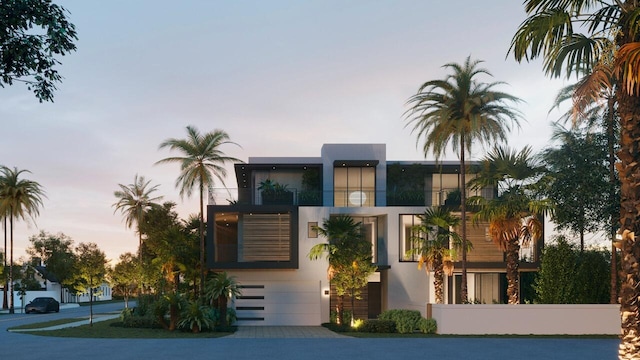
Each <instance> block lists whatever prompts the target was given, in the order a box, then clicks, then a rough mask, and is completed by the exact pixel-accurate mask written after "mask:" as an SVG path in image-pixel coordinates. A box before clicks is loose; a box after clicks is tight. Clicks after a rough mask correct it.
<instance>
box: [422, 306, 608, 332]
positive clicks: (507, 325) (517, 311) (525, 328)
mask: <svg viewBox="0 0 640 360" xmlns="http://www.w3.org/2000/svg"><path fill="white" fill-rule="evenodd" d="M431 306H432V317H433V318H434V319H435V320H436V322H437V324H438V334H455V335H484V334H499V335H505V334H517V335H530V334H533V335H618V334H619V333H620V307H619V305H609V304H602V305H601V304H596V305H551V304H549V305H546V304H520V305H499V304H496V305H493V304H492V305H437V304H433V305H431Z"/></svg>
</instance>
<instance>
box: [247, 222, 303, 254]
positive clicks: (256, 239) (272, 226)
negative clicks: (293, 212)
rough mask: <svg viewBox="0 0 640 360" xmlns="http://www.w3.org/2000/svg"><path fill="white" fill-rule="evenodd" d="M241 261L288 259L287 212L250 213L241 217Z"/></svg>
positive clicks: (289, 248) (288, 224)
mask: <svg viewBox="0 0 640 360" xmlns="http://www.w3.org/2000/svg"><path fill="white" fill-rule="evenodd" d="M243 220H244V222H243V228H242V230H243V238H242V261H244V262H251V261H289V260H290V258H291V231H290V229H291V226H290V222H291V217H290V215H289V214H251V215H245V216H244V217H243Z"/></svg>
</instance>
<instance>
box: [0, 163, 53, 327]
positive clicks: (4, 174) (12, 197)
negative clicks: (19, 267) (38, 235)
mask: <svg viewBox="0 0 640 360" xmlns="http://www.w3.org/2000/svg"><path fill="white" fill-rule="evenodd" d="M22 173H30V171H28V170H18V169H17V168H15V167H14V168H13V169H10V168H8V167H6V166H2V167H0V174H1V175H0V214H5V216H8V217H9V228H10V230H9V233H10V256H9V312H10V313H11V314H13V313H14V309H13V303H14V302H13V300H14V299H13V222H14V219H23V220H24V219H26V218H27V217H29V218H31V219H32V220H33V219H35V217H36V216H38V215H39V214H40V207H42V205H43V203H42V198H43V197H46V196H45V194H44V190H43V189H42V187H41V186H40V184H39V183H37V182H35V181H32V180H27V179H21V178H20V175H21V174H22Z"/></svg>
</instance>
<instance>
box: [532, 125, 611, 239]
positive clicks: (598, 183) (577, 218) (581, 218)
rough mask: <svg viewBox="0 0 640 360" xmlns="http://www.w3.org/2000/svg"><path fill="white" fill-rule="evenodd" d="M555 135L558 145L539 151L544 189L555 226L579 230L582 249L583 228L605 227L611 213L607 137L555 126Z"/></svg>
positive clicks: (607, 224)
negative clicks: (540, 152)
mask: <svg viewBox="0 0 640 360" xmlns="http://www.w3.org/2000/svg"><path fill="white" fill-rule="evenodd" d="M554 139H557V140H560V146H558V147H553V148H547V149H546V150H544V151H543V153H542V157H543V161H544V164H545V165H546V180H547V186H546V188H545V189H544V192H545V193H546V195H547V197H548V198H549V199H550V200H552V201H553V202H554V204H555V211H554V213H553V216H552V219H553V220H554V223H555V224H556V228H557V229H560V230H563V229H566V230H571V231H572V232H574V233H576V234H578V235H579V236H580V249H581V250H584V235H585V232H597V231H601V230H605V229H608V227H609V225H610V219H611V217H612V216H613V213H612V212H611V210H612V209H611V206H610V204H611V202H612V201H611V199H609V196H610V193H611V189H610V186H611V183H610V182H609V173H608V168H607V148H606V138H605V137H604V136H602V135H600V134H582V133H579V132H577V131H576V130H574V131H569V130H566V129H564V128H562V127H560V126H557V127H556V130H555V131H554ZM614 193H615V189H614Z"/></svg>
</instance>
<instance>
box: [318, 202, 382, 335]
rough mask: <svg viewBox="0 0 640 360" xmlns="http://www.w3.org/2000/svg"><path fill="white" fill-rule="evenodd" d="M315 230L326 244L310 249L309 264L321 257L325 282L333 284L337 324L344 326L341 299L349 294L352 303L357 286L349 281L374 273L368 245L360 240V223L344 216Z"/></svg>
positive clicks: (329, 219) (326, 222) (342, 300)
mask: <svg viewBox="0 0 640 360" xmlns="http://www.w3.org/2000/svg"><path fill="white" fill-rule="evenodd" d="M316 229H317V230H318V234H320V235H322V236H323V237H325V238H326V239H327V242H326V243H319V244H316V245H314V246H313V247H311V250H309V255H308V256H309V259H310V260H317V259H319V258H321V257H322V256H325V258H326V259H327V261H328V263H329V267H328V268H327V278H328V279H329V281H330V282H331V283H332V284H334V286H335V288H336V293H337V295H338V304H337V307H338V322H339V323H340V324H344V296H345V294H347V292H350V293H351V295H352V297H351V298H352V300H353V298H354V291H355V289H354V288H353V286H355V285H358V286H359V284H357V281H353V279H352V277H354V276H355V277H358V278H359V277H361V276H360V275H362V277H365V278H366V277H368V275H366V276H365V275H364V274H366V273H367V272H373V271H375V267H373V266H372V264H371V243H370V242H369V241H367V240H366V239H364V237H363V236H362V223H360V222H356V221H355V220H354V219H353V218H352V217H351V216H348V215H339V216H334V217H329V218H328V219H325V220H324V222H323V224H322V227H317V228H316ZM367 262H368V263H367ZM372 269H373V271H372ZM350 285H353V286H350ZM352 309H353V302H352Z"/></svg>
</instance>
